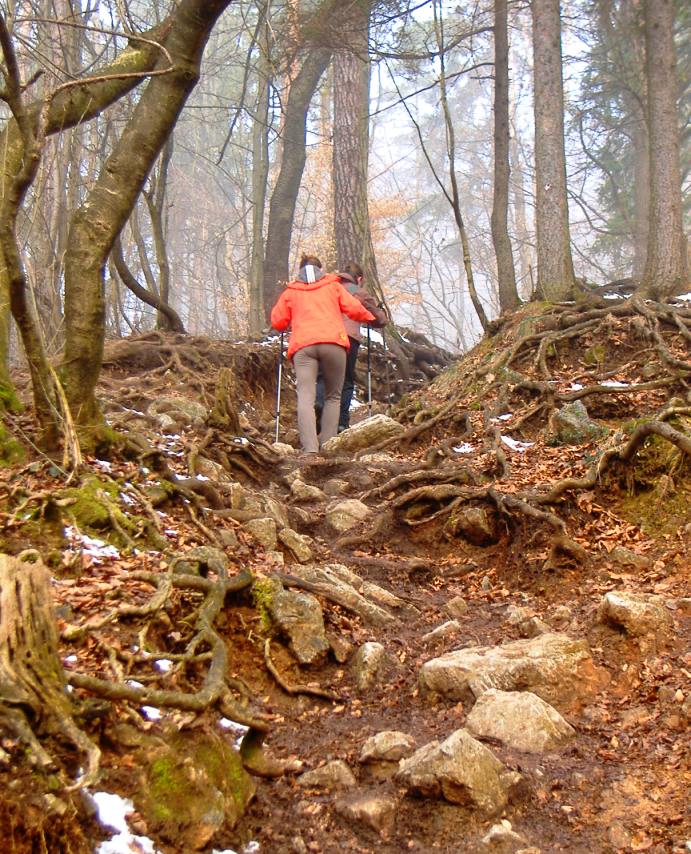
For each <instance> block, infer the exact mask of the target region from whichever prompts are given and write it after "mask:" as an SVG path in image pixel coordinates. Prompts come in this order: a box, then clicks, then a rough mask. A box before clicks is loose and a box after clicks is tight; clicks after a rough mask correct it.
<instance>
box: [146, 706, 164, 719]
mask: <svg viewBox="0 0 691 854" xmlns="http://www.w3.org/2000/svg"><path fill="white" fill-rule="evenodd" d="M142 712H143V713H144V717H145V718H146V719H147V720H149V721H160V720H161V718H162V717H163V712H162V711H161V710H160V709H157V708H156V707H155V706H142Z"/></svg>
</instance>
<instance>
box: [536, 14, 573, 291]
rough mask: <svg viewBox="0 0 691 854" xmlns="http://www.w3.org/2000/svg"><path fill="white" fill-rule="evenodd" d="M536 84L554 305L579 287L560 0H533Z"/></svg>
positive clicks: (540, 251)
mask: <svg viewBox="0 0 691 854" xmlns="http://www.w3.org/2000/svg"><path fill="white" fill-rule="evenodd" d="M532 10H533V75H534V83H535V108H534V109H535V185H536V187H535V199H536V206H535V217H536V225H537V277H538V292H539V294H540V296H541V297H542V298H543V299H546V300H549V301H551V302H555V301H560V300H567V299H570V298H571V297H572V295H573V291H574V288H575V282H574V272H573V260H572V258H571V238H570V234H569V209H568V201H567V195H566V156H565V153H564V89H563V81H562V74H561V68H562V57H561V20H560V17H559V0H532Z"/></svg>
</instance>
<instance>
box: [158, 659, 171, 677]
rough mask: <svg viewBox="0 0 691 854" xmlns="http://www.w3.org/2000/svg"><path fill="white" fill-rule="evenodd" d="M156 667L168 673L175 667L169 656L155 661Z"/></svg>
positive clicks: (161, 671)
mask: <svg viewBox="0 0 691 854" xmlns="http://www.w3.org/2000/svg"><path fill="white" fill-rule="evenodd" d="M154 667H155V668H156V670H158V671H159V672H160V673H168V671H169V670H172V669H173V662H172V661H171V660H170V659H168V658H157V659H156V661H154Z"/></svg>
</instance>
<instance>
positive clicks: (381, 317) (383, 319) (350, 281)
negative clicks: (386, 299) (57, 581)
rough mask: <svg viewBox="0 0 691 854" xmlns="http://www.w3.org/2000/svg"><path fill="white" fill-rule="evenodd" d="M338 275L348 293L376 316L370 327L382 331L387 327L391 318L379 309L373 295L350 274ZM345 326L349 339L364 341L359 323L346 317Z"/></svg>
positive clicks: (344, 319)
mask: <svg viewBox="0 0 691 854" xmlns="http://www.w3.org/2000/svg"><path fill="white" fill-rule="evenodd" d="M338 275H339V276H340V278H341V284H342V285H343V287H344V288H345V289H346V290H347V291H348V293H350V294H352V295H353V296H354V297H355V299H357V300H360V302H361V303H362V304H363V305H364V307H365V308H366V309H367V311H369V312H370V313H371V314H373V315H374V320H372V321H370V323H369V326H371V327H372V328H373V329H381V328H382V327H384V326H386V324H387V323H388V322H389V318H388V317H387V316H386V312H385V311H384V310H383V309H381V308H379V306H378V305H377V302H376V300H375V299H374V297H373V296H372V294H371V293H370V292H369V291H367V290H365V289H364V288H363V287H361V286H360V285H359V284H358V283H357V282H356V281H355V279H354V278H353V277H352V276H351V275H350V273H339V274H338ZM343 325H344V326H345V329H346V332H347V333H348V337H349V338H353V339H354V340H355V341H361V340H362V334H361V332H360V323H359V321H357V320H351V318H350V317H348V316H347V315H344V316H343Z"/></svg>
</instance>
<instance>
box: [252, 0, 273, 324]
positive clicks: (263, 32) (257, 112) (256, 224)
mask: <svg viewBox="0 0 691 854" xmlns="http://www.w3.org/2000/svg"><path fill="white" fill-rule="evenodd" d="M261 14H262V17H265V15H266V4H264V5H263V6H262V11H261ZM269 35H270V31H269V25H268V23H267V22H266V21H263V22H262V24H261V29H260V32H259V36H258V47H259V60H258V63H257V96H256V100H255V107H254V118H253V123H252V202H253V207H252V260H251V263H250V285H249V329H250V334H252V335H257V334H259V333H260V332H261V330H262V329H263V328H264V325H265V316H264V300H263V283H264V213H265V208H266V191H267V186H268V180H269V85H270V77H271V65H270V57H269Z"/></svg>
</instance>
